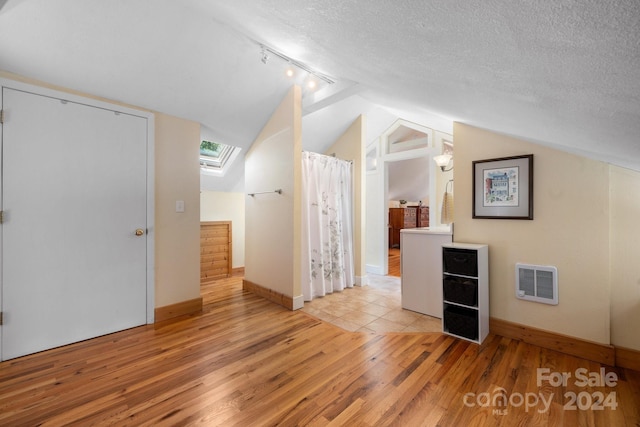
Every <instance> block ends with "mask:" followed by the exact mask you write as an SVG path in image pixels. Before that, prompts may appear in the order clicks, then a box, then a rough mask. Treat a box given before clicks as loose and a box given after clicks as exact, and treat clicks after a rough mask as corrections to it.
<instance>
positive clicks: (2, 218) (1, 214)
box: [0, 211, 4, 224]
mask: <svg viewBox="0 0 640 427" xmlns="http://www.w3.org/2000/svg"><path fill="white" fill-rule="evenodd" d="M3 222H4V211H0V224H2V223H3Z"/></svg>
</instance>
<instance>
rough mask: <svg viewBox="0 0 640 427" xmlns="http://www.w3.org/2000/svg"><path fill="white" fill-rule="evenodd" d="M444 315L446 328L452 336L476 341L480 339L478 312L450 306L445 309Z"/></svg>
mask: <svg viewBox="0 0 640 427" xmlns="http://www.w3.org/2000/svg"><path fill="white" fill-rule="evenodd" d="M443 315H444V319H443V320H444V324H445V325H446V326H445V328H446V330H447V331H448V332H449V333H450V334H454V335H458V336H460V337H464V338H468V339H470V340H474V341H475V340H477V339H478V312H477V311H476V310H472V309H470V308H464V307H458V306H454V305H449V306H446V307H445V309H444V313H443Z"/></svg>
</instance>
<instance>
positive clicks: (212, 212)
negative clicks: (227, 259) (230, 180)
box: [200, 191, 245, 268]
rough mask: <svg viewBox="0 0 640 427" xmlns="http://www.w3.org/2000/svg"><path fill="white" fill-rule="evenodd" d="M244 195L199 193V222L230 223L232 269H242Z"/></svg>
mask: <svg viewBox="0 0 640 427" xmlns="http://www.w3.org/2000/svg"><path fill="white" fill-rule="evenodd" d="M244 220H245V214H244V193H225V192H219V191H201V192H200V221H231V239H232V240H231V242H232V249H231V262H232V268H240V267H244V240H245V233H244Z"/></svg>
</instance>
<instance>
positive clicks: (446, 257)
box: [442, 248, 478, 277]
mask: <svg viewBox="0 0 640 427" xmlns="http://www.w3.org/2000/svg"><path fill="white" fill-rule="evenodd" d="M476 254H477V252H476V251H473V250H470V249H455V248H444V250H443V252H442V267H443V271H444V272H445V273H451V274H461V275H463V276H471V277H477V276H478V257H477V255H476Z"/></svg>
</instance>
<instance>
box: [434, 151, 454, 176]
mask: <svg viewBox="0 0 640 427" xmlns="http://www.w3.org/2000/svg"><path fill="white" fill-rule="evenodd" d="M452 158H453V156H452V155H451V154H441V155H439V156H435V157H434V158H433V160H434V161H435V162H436V165H438V166H440V170H441V171H442V172H449V171H450V170H451V169H453V166H451V167H450V168H449V169H445V168H446V167H447V165H448V164H449V162H450V161H451V159H452Z"/></svg>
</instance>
